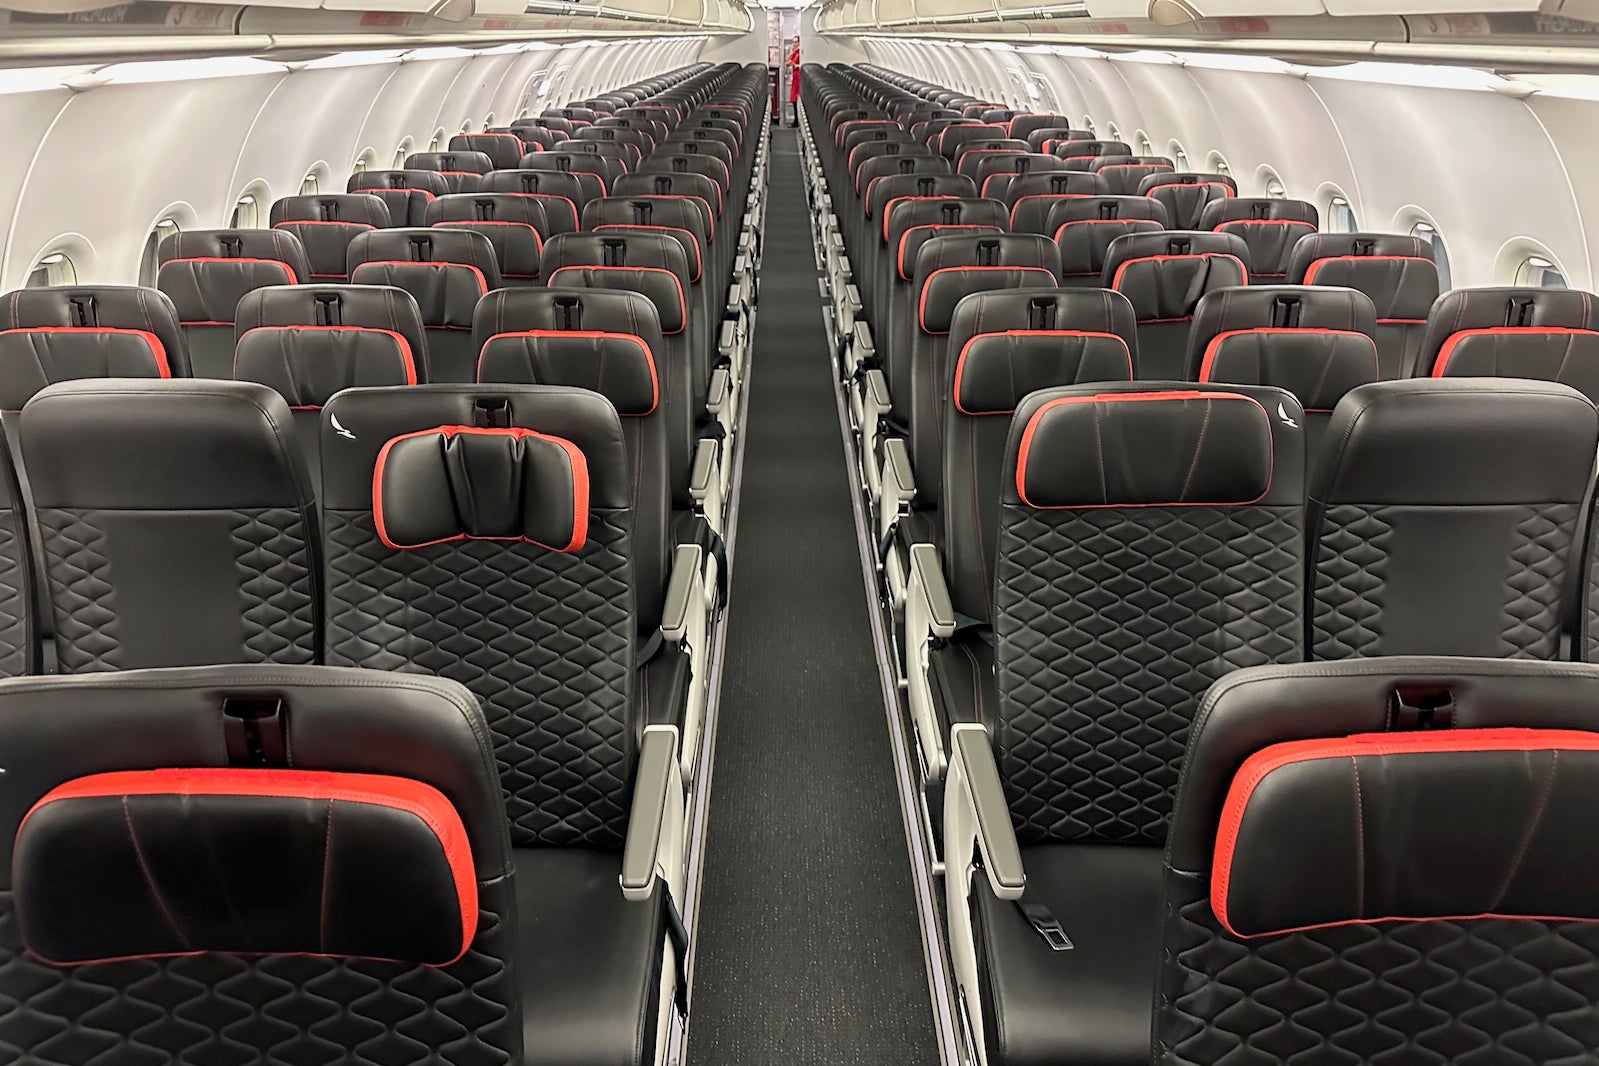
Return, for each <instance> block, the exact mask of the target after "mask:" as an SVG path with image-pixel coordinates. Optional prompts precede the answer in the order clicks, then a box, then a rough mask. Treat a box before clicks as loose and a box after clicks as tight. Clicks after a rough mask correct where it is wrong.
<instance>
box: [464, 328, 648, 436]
mask: <svg viewBox="0 0 1599 1066" xmlns="http://www.w3.org/2000/svg"><path fill="white" fill-rule="evenodd" d="M501 337H576V338H578V339H581V340H610V341H632V342H633V343H634V344H636V345H638V346H639V351H641V352H643V353H644V361H645V362H646V363H648V364H649V367H650V397H651V398H650V409H649V410H648V411H644V412H642V414H645V415H648V414H654V413H655V409H656V407H658V406H659V405H660V402H661V379H660V378H659V377H658V376H657V375H656V372H655V353H654V352H652V351H650V346H649V345H648V344H645V343H644V338H643V337H640V336H638V335H636V334H633V333H611V332H608V331H605V330H597V329H522V330H508V331H506V332H504V333H496V334H494V335H493V336H492V337H490V338H489V339H488V340H487V341H484V342H483V347H482V348H480V349H478V353H477V380H478V384H480V385H482V384H492V382H485V381H484V380H483V353H484V352H486V351H488V347H489V344H490V342H492V341H495V340H498V339H499V338H501Z"/></svg>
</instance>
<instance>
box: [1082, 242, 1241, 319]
mask: <svg viewBox="0 0 1599 1066" xmlns="http://www.w3.org/2000/svg"><path fill="white" fill-rule="evenodd" d="M1168 259H1231V260H1232V261H1233V262H1235V263H1237V264H1238V272H1239V282H1238V284H1240V285H1248V284H1249V268H1248V267H1246V266H1244V261H1243V260H1242V259H1240V258H1238V257H1237V256H1236V255H1231V254H1229V253H1227V252H1193V253H1190V254H1188V255H1141V256H1137V257H1135V258H1132V259H1126V260H1123V261H1122V264H1121V265H1120V266H1118V267H1117V268H1116V273H1115V275H1114V276H1113V277H1112V278H1111V279H1110V287H1111V288H1112V289H1115V290H1116V291H1117V292H1120V291H1121V287H1122V277H1123V276H1124V275H1125V274H1126V273H1127V268H1128V267H1130V266H1132V265H1133V264H1134V263H1161V262H1165V261H1166V260H1168ZM1140 321H1143V322H1150V321H1160V320H1159V319H1140ZM1172 321H1179V320H1177V319H1173V320H1172Z"/></svg>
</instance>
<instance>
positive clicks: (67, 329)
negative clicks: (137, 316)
mask: <svg viewBox="0 0 1599 1066" xmlns="http://www.w3.org/2000/svg"><path fill="white" fill-rule="evenodd" d="M11 333H117V334H122V335H125V336H129V337H138V338H140V339H142V340H143V341H144V343H145V344H148V345H149V346H150V356H151V358H153V359H154V360H155V365H156V369H157V371H158V372H159V376H160V377H164V378H170V377H171V376H172V367H171V365H170V364H169V363H168V362H167V349H166V346H165V345H164V344H162V343H161V338H160V337H157V336H156V335H155V334H154V333H151V332H150V331H149V330H146V329H114V328H112V327H109V326H19V327H17V328H15V329H0V337H4V336H6V335H7V334H11Z"/></svg>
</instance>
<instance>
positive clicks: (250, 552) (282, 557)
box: [233, 507, 316, 664]
mask: <svg viewBox="0 0 1599 1066" xmlns="http://www.w3.org/2000/svg"><path fill="white" fill-rule="evenodd" d="M306 535H307V529H306V525H305V521H304V519H303V517H302V516H301V514H300V512H299V511H297V510H295V509H294V508H292V507H268V508H262V509H260V510H251V511H239V512H237V513H236V518H235V523H234V527H233V542H234V548H235V550H236V552H237V553H238V554H237V563H238V568H239V591H240V593H241V594H242V595H243V597H244V616H243V617H244V654H245V658H244V661H245V662H252V663H285V664H297V663H312V662H315V661H316V610H315V604H314V602H313V595H314V589H315V585H314V584H313V583H312V579H311V552H310V546H309V545H308V544H307V543H306Z"/></svg>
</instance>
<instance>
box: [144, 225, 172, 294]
mask: <svg viewBox="0 0 1599 1066" xmlns="http://www.w3.org/2000/svg"><path fill="white" fill-rule="evenodd" d="M176 232H178V222H177V219H173V218H163V219H162V220H161V221H160V222H157V223H156V224H155V228H154V229H152V230H151V231H150V236H148V237H146V238H145V240H144V252H143V254H142V256H141V257H140V259H139V284H140V285H145V286H151V285H154V284H155V276H156V273H157V271H159V270H160V268H161V260H160V251H161V242H162V241H164V240H166V239H167V238H168V237H170V236H172V235H173V234H174V233H176Z"/></svg>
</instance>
